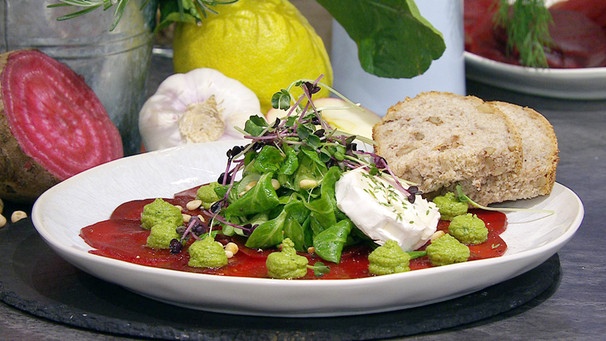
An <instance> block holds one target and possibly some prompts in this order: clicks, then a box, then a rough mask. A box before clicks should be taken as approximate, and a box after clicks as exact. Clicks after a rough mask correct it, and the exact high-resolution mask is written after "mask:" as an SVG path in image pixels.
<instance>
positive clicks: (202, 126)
mask: <svg viewBox="0 0 606 341" xmlns="http://www.w3.org/2000/svg"><path fill="white" fill-rule="evenodd" d="M260 113H261V105H260V103H259V99H258V98H257V96H256V95H255V93H254V92H252V90H250V89H248V88H247V87H246V86H244V85H243V84H242V83H240V82H239V81H237V80H235V79H233V78H229V77H227V76H225V75H223V74H222V73H221V72H219V71H217V70H215V69H210V68H200V69H195V70H192V71H190V72H188V73H180V74H174V75H171V76H169V77H168V78H166V79H165V80H164V81H163V82H162V83H161V84H160V86H159V87H158V90H157V91H156V93H155V94H154V95H152V96H151V97H150V98H149V99H148V100H147V101H146V102H145V103H144V104H143V107H142V108H141V111H140V112H139V131H140V133H141V137H142V139H143V145H144V147H145V150H147V151H152V150H158V149H164V148H169V147H174V146H178V145H182V144H185V143H200V142H210V141H215V140H227V139H239V138H242V133H240V132H239V131H238V130H236V129H235V128H234V127H240V128H242V129H243V128H244V124H245V123H246V120H247V119H248V118H249V117H250V116H251V115H261V114H260Z"/></svg>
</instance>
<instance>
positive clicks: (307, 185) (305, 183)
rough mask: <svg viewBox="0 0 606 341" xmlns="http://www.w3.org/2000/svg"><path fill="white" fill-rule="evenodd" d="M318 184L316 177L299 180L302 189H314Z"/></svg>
mask: <svg viewBox="0 0 606 341" xmlns="http://www.w3.org/2000/svg"><path fill="white" fill-rule="evenodd" d="M316 186H318V182H317V181H316V180H314V179H303V180H301V181H299V187H301V189H312V188H315V187H316Z"/></svg>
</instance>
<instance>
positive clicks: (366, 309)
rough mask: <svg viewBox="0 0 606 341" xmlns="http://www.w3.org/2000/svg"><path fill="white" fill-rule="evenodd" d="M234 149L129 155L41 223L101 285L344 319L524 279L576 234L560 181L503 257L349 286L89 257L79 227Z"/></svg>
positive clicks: (60, 195)
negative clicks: (547, 213) (198, 271)
mask: <svg viewBox="0 0 606 341" xmlns="http://www.w3.org/2000/svg"><path fill="white" fill-rule="evenodd" d="M232 144H233V143H229V142H227V143H226V142H218V143H208V144H202V145H193V144H190V145H185V146H182V147H177V148H174V149H168V150H162V151H157V152H150V153H146V154H142V155H137V156H131V157H127V158H123V159H120V160H117V161H114V162H110V163H107V164H104V165H101V166H99V167H96V168H93V169H91V170H88V171H86V172H83V173H81V174H78V175H76V176H74V177H72V178H70V179H68V180H66V181H64V182H62V183H60V184H58V185H56V186H55V187H53V188H51V189H50V190H48V191H47V192H45V193H44V194H43V195H42V196H41V197H40V198H39V199H38V200H37V201H36V203H35V205H34V207H33V211H32V220H33V223H34V226H35V227H36V229H37V230H38V232H39V233H40V235H41V236H42V238H43V239H44V240H45V241H46V242H47V243H48V244H49V245H50V247H51V248H52V249H53V250H54V251H55V252H57V253H58V254H59V255H60V256H61V257H63V258H64V259H65V260H67V261H68V262H70V263H72V264H73V265H75V266H76V267H78V268H80V269H82V270H83V271H85V272H88V273H90V274H92V275H93V276H96V277H98V278H101V279H103V280H106V281H109V282H112V283H116V284H118V285H121V286H124V287H125V288H127V289H130V290H132V291H134V292H137V293H139V294H141V295H144V296H147V297H150V298H153V299H156V300H159V301H163V302H168V303H172V304H175V305H178V306H183V307H189V308H193V309H200V310H208V311H215V312H225V313H237V314H245V315H260V316H289V317H310V316H341V315H356V314H365V313H374V312H383V311H391V310H398V309H405V308H410V307H415V306H420V305H426V304H430V303H434V302H439V301H444V300H447V299H451V298H455V297H458V296H462V295H465V294H468V293H471V292H474V291H477V290H480V289H483V288H485V287H488V286H490V285H493V284H496V283H499V282H502V281H505V280H507V279H510V278H512V277H514V276H517V275H519V274H521V273H524V272H526V271H528V270H530V269H532V268H534V267H536V266H538V265H539V264H541V263H542V262H544V261H545V260H547V259H548V258H549V257H550V256H552V255H553V254H554V253H556V252H557V251H558V250H559V249H560V248H561V247H562V246H563V245H564V244H565V243H566V242H567V241H568V240H569V239H570V238H571V237H572V236H573V234H574V233H575V231H576V230H577V228H578V227H579V225H580V223H581V220H582V218H583V205H582V203H581V201H580V200H579V198H578V197H577V196H576V195H575V194H574V193H573V192H572V191H570V190H569V189H567V188H565V187H563V186H561V185H559V184H556V186H555V188H554V190H553V192H552V194H551V195H550V196H549V197H544V198H537V199H534V200H529V201H520V202H516V205H519V206H522V207H534V208H538V209H550V210H554V211H555V212H556V213H555V214H554V215H551V216H545V214H539V213H512V214H508V216H509V220H510V223H509V228H508V229H507V231H506V232H505V233H504V234H503V235H502V236H503V238H504V239H505V240H506V242H507V243H508V245H509V250H508V251H507V253H506V255H504V256H503V257H500V258H494V259H487V260H479V261H473V262H468V263H461V264H455V265H449V266H444V267H437V268H430V269H424V270H418V271H412V272H408V273H403V274H395V275H389V276H381V277H371V278H362V279H351V280H318V281H316V280H276V279H261V278H239V277H223V276H214V275H205V274H195V273H188V272H180V271H173V270H166V269H158V268H152V267H146V266H141V265H136V264H132V263H128V262H124V261H119V260H115V259H110V258H106V257H102V256H97V255H93V254H90V253H89V252H88V251H89V250H90V249H91V248H90V247H89V246H88V245H87V244H86V243H84V241H83V240H82V239H81V238H80V237H79V231H80V229H81V228H82V227H84V226H87V225H89V224H92V223H95V222H97V221H100V220H104V219H107V218H108V217H109V215H110V213H111V212H112V211H113V209H114V208H115V207H116V206H118V205H119V204H121V203H123V202H125V201H128V200H133V199H142V198H153V197H164V196H172V194H174V193H175V192H178V191H181V190H184V189H188V188H191V187H193V186H195V185H198V184H201V183H204V182H208V181H214V180H215V179H216V178H217V175H218V174H219V173H220V172H221V171H222V170H223V168H224V165H225V152H226V151H227V150H228V149H229V148H230V147H231V146H232Z"/></svg>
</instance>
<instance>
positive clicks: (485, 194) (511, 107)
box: [450, 102, 559, 205]
mask: <svg viewBox="0 0 606 341" xmlns="http://www.w3.org/2000/svg"><path fill="white" fill-rule="evenodd" d="M491 104H493V105H495V106H496V107H497V108H498V109H499V110H501V111H502V112H503V113H504V114H505V115H507V116H508V117H509V118H510V119H511V120H512V121H513V122H514V124H515V126H516V128H517V129H518V131H519V132H520V135H521V136H522V155H523V157H524V160H523V163H522V169H521V170H520V171H519V172H506V173H503V174H501V175H497V176H489V177H486V178H484V179H481V182H480V183H479V184H478V183H477V182H476V183H474V180H475V179H467V180H464V181H461V182H460V184H461V186H462V188H463V191H464V192H465V193H466V194H467V195H468V196H469V197H470V198H472V199H473V200H474V201H476V202H477V203H479V204H482V205H487V204H489V203H496V202H503V201H508V200H517V199H528V198H533V197H536V196H540V195H546V194H549V193H551V190H552V189H553V185H554V183H555V177H556V168H557V165H558V161H559V150H558V141H557V138H556V134H555V132H554V130H553V126H552V125H551V124H550V123H549V121H547V119H546V118H545V117H543V115H541V114H539V113H538V112H536V111H535V110H533V109H530V108H527V107H522V106H518V105H515V104H510V103H505V102H491ZM450 190H452V188H450Z"/></svg>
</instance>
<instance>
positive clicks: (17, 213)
mask: <svg viewBox="0 0 606 341" xmlns="http://www.w3.org/2000/svg"><path fill="white" fill-rule="evenodd" d="M23 218H27V213H25V212H23V211H15V212H13V214H11V222H12V223H16V222H18V221H19V220H21V219H23Z"/></svg>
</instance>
